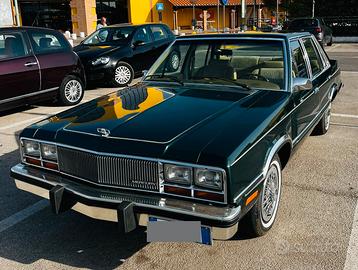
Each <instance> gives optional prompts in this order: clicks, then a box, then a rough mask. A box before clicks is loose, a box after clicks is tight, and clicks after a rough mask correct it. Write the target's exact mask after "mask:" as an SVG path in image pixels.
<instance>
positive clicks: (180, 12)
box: [0, 0, 272, 35]
mask: <svg viewBox="0 0 358 270" xmlns="http://www.w3.org/2000/svg"><path fill="white" fill-rule="evenodd" d="M2 1H5V2H6V1H8V2H9V3H10V4H9V5H10V6H11V10H12V14H11V15H12V18H13V23H14V24H15V23H16V19H14V17H16V12H14V10H16V8H14V7H16V6H17V8H18V13H19V17H20V20H19V21H20V24H22V25H33V26H42V27H49V28H53V29H57V30H61V31H67V30H68V31H70V32H74V33H77V34H79V33H80V32H84V33H85V35H89V34H90V33H92V32H93V31H95V29H96V26H97V23H98V22H99V19H100V18H101V17H102V16H104V17H106V18H107V21H108V23H109V24H116V23H127V22H132V23H144V22H163V23H165V24H167V25H169V26H170V27H171V28H172V29H181V30H184V29H191V28H192V25H193V20H194V22H195V24H196V26H197V27H198V28H202V29H203V30H210V29H217V28H220V29H223V28H237V27H239V26H240V25H241V24H243V23H244V24H248V25H253V24H254V22H255V24H256V25H257V24H259V23H260V22H261V21H265V20H266V21H268V20H269V19H270V17H271V16H272V14H271V12H270V11H268V10H267V8H265V6H264V2H263V1H264V0H245V2H246V9H245V10H244V18H242V16H241V15H242V9H241V2H242V0H229V1H228V5H227V6H225V7H224V6H223V5H221V4H220V5H218V3H219V1H218V0H196V4H195V5H193V4H191V3H192V1H190V0H1V1H0V2H2ZM0 8H1V5H0Z"/></svg>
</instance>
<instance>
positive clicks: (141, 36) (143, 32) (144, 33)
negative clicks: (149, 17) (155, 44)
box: [133, 27, 151, 44]
mask: <svg viewBox="0 0 358 270" xmlns="http://www.w3.org/2000/svg"><path fill="white" fill-rule="evenodd" d="M136 42H143V43H145V44H147V43H150V42H151V39H150V34H149V32H148V30H147V29H146V28H145V27H140V28H139V29H138V30H137V32H136V33H135V35H134V38H133V43H136Z"/></svg>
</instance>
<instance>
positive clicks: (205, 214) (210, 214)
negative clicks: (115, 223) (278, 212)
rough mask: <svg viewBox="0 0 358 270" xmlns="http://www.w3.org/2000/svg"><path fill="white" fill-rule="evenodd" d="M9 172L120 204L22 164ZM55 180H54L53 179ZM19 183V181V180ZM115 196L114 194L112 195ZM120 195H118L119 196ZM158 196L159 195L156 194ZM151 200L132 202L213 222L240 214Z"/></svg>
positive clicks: (236, 209) (235, 210)
mask: <svg viewBox="0 0 358 270" xmlns="http://www.w3.org/2000/svg"><path fill="white" fill-rule="evenodd" d="M11 172H13V173H14V174H18V175H21V176H24V177H26V178H30V179H33V180H36V181H39V182H43V183H46V184H49V185H51V186H56V185H57V184H60V185H62V186H64V187H65V188H66V189H67V190H69V191H70V192H72V193H73V194H75V195H77V196H80V197H82V198H86V199H89V200H93V201H98V202H108V203H120V202H121V201H120V200H118V199H115V198H108V197H99V196H98V197H94V196H93V195H89V194H85V193H84V192H82V191H81V189H80V187H75V186H72V185H69V184H67V183H66V179H63V178H62V177H61V176H54V175H50V179H51V180H48V179H47V174H46V172H42V171H37V172H39V173H41V177H40V175H39V176H36V175H34V174H31V172H29V171H28V170H27V169H26V167H25V165H23V164H17V165H15V166H14V167H12V168H11ZM54 178H55V179H54ZM20 181H21V180H20ZM114 195H115V194H114ZM120 195H121V194H118V196H120ZM123 195H126V196H128V195H129V196H131V197H133V200H135V199H136V198H137V199H138V200H141V199H145V198H146V197H145V196H143V195H142V196H141V195H138V194H125V193H123ZM158 195H159V196H160V194H158ZM153 200H157V201H158V203H157V204H156V205H151V204H146V203H140V202H134V204H135V205H137V206H140V207H145V208H151V209H156V210H163V211H167V212H172V213H178V214H184V215H191V216H195V217H198V218H205V219H209V220H215V221H232V220H234V219H235V218H237V217H238V216H239V215H240V213H241V207H240V206H238V207H230V206H213V205H207V204H200V203H196V202H189V201H183V200H178V199H175V198H162V197H156V198H153Z"/></svg>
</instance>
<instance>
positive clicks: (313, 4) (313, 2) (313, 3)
mask: <svg viewBox="0 0 358 270" xmlns="http://www.w3.org/2000/svg"><path fill="white" fill-rule="evenodd" d="M315 4H316V1H315V0H312V18H314V6H315Z"/></svg>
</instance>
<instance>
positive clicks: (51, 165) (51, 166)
mask: <svg viewBox="0 0 358 270" xmlns="http://www.w3.org/2000/svg"><path fill="white" fill-rule="evenodd" d="M43 166H44V167H45V168H47V169H51V170H55V171H58V165H57V164H55V163H51V162H46V161H44V162H43Z"/></svg>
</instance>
